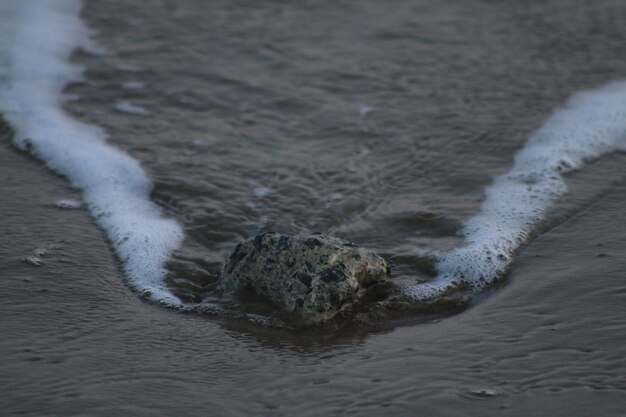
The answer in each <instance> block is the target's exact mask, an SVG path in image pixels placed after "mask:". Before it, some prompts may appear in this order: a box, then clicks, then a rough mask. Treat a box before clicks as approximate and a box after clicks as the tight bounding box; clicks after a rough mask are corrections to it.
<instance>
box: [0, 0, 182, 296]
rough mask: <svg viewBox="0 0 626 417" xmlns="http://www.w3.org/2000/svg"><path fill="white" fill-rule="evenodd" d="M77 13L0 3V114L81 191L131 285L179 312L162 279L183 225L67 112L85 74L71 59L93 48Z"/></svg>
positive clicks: (136, 173) (50, 3)
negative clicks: (69, 96) (68, 91)
mask: <svg viewBox="0 0 626 417" xmlns="http://www.w3.org/2000/svg"><path fill="white" fill-rule="evenodd" d="M79 12H80V2H79V1H78V0H28V1H23V0H3V1H2V5H0V27H2V29H1V30H0V34H2V41H1V43H0V48H1V49H0V54H2V61H0V62H1V64H0V66H1V67H2V68H1V71H2V72H1V78H0V83H1V85H0V112H2V114H3V115H4V117H5V118H6V120H7V121H8V122H9V124H10V125H11V126H12V127H13V129H14V131H15V135H14V142H15V145H17V146H18V147H19V148H21V149H24V150H29V151H31V152H32V153H33V154H34V155H36V156H37V157H38V158H40V159H42V160H43V161H45V162H46V164H47V165H48V167H50V168H51V169H52V170H54V171H56V172H57V173H59V174H61V175H64V176H65V177H67V178H68V179H69V180H70V181H71V183H72V184H73V186H74V187H76V188H78V189H80V190H82V192H83V198H84V200H85V202H86V204H87V206H88V207H89V210H90V211H91V213H92V215H93V216H94V218H95V219H96V222H97V223H98V224H99V225H100V226H101V227H102V228H103V229H104V230H105V231H106V232H107V235H108V237H109V239H110V241H111V243H112V245H113V247H114V248H115V251H116V253H117V256H118V257H119V259H120V260H121V261H122V264H123V268H124V271H125V273H126V277H127V278H128V281H129V283H130V284H131V286H133V287H134V288H135V289H136V290H138V291H139V292H141V293H142V294H144V295H145V296H147V297H149V298H150V299H152V300H154V301H157V302H161V303H166V304H170V305H176V306H179V305H181V302H180V301H179V299H178V298H177V297H176V296H174V295H173V294H172V293H171V292H170V291H169V290H168V289H167V288H166V286H165V285H164V282H163V279H164V276H165V273H166V271H165V269H164V263H165V262H166V261H167V259H168V258H169V256H170V255H171V253H172V252H173V251H174V250H175V249H176V248H177V247H178V246H179V245H180V243H181V241H182V239H183V233H182V229H181V227H180V226H179V225H178V224H177V223H176V222H175V221H173V220H171V219H167V218H164V217H163V215H162V213H161V210H160V209H159V208H158V207H157V206H156V205H155V204H153V203H152V202H151V201H150V199H149V194H150V190H151V188H152V184H151V182H150V181H149V180H148V178H147V176H146V174H145V173H144V171H143V170H142V168H141V167H140V165H139V164H138V163H137V161H135V160H134V159H132V158H131V157H130V156H129V155H127V154H126V153H124V152H122V151H121V150H119V149H117V148H115V147H113V146H111V145H108V144H107V143H106V134H105V133H104V132H103V131H102V130H101V129H99V128H97V127H95V126H92V125H88V124H85V123H81V122H79V121H77V120H74V119H72V118H71V117H69V116H68V115H66V114H65V113H64V112H63V110H62V104H63V96H62V89H63V87H64V86H65V85H66V84H67V83H68V82H70V81H73V80H77V79H79V78H80V76H81V68H79V67H77V66H75V65H72V64H70V63H69V57H70V54H71V52H72V51H73V50H74V49H75V48H77V47H80V46H81V45H85V44H87V43H88V42H89V32H88V30H87V28H86V27H85V26H84V25H83V24H82V22H81V21H80V19H79ZM5 63H6V64H5Z"/></svg>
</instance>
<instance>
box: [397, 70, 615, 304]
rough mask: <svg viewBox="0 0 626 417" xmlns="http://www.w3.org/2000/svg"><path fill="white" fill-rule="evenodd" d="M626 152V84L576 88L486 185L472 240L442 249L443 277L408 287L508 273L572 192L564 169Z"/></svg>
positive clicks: (429, 290)
mask: <svg viewBox="0 0 626 417" xmlns="http://www.w3.org/2000/svg"><path fill="white" fill-rule="evenodd" d="M616 151H626V82H625V81H621V82H614V83H611V84H608V85H605V86H603V87H601V88H598V89H596V90H591V91H585V92H580V93H577V94H575V95H574V96H572V97H571V98H570V100H569V101H568V102H567V103H566V105H565V106H564V107H563V108H561V109H559V110H557V111H555V112H554V114H553V115H552V116H551V117H550V118H549V119H548V120H547V121H546V122H545V123H544V125H543V126H542V127H541V128H540V129H539V130H538V131H537V132H535V134H534V135H532V137H531V138H530V139H529V140H528V142H527V143H526V145H525V146H524V148H523V149H522V150H521V151H519V153H518V154H517V155H516V156H515V163H514V165H513V168H512V169H511V170H510V171H509V172H508V173H506V174H504V175H502V176H500V177H497V178H496V179H495V180H494V182H493V184H492V185H491V186H490V187H488V188H487V189H486V191H485V194H486V199H485V201H484V203H483V204H482V207H481V209H480V212H479V213H478V214H477V215H476V216H474V217H473V218H471V219H470V220H469V221H468V222H467V224H466V225H465V227H464V229H463V231H462V234H463V236H465V241H466V245H465V246H463V247H460V248H458V249H454V250H452V251H450V252H448V253H445V254H443V255H441V256H440V257H439V259H438V262H437V270H438V276H437V277H436V278H435V279H434V280H433V281H431V282H429V283H426V284H422V285H415V286H409V287H406V288H404V293H405V295H406V296H408V297H409V298H410V299H413V300H415V301H425V300H429V299H433V298H435V297H438V296H440V295H442V294H444V293H445V292H446V291H448V290H449V289H451V288H455V287H457V286H458V285H460V284H468V285H469V286H470V287H471V288H473V289H474V290H479V289H481V288H482V287H483V286H485V285H487V284H489V283H491V282H493V281H494V280H495V279H497V278H498V277H500V276H502V274H503V273H504V271H505V270H506V268H507V266H508V265H509V263H510V262H511V259H512V255H513V254H514V252H515V251H516V250H517V249H518V248H519V246H520V245H522V244H523V243H524V242H525V241H526V240H527V239H528V237H529V235H530V233H531V232H532V230H533V229H534V228H535V227H536V225H537V224H538V222H540V221H541V219H542V218H543V217H544V215H545V213H546V211H547V210H548V209H550V207H551V206H552V205H553V204H554V203H555V201H556V200H557V199H558V198H559V197H561V196H562V195H563V194H565V192H566V191H567V187H566V185H565V182H564V180H563V176H562V175H563V174H565V173H567V172H570V171H572V170H575V169H577V168H580V167H581V165H582V164H583V163H584V162H585V161H587V160H590V159H594V158H598V157H600V156H602V155H605V154H607V153H611V152H616Z"/></svg>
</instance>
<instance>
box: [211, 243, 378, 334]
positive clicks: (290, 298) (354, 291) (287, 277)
mask: <svg viewBox="0 0 626 417" xmlns="http://www.w3.org/2000/svg"><path fill="white" fill-rule="evenodd" d="M388 280H389V267H388V265H387V262H386V261H385V260H384V259H383V258H381V257H380V256H378V255H377V254H376V253H374V252H373V251H371V250H368V249H365V248H360V247H359V246H357V245H355V244H354V243H351V242H348V241H345V240H342V239H338V238H335V237H331V236H327V235H323V234H320V233H311V234H301V235H292V236H287V235H281V234H278V233H273V232H268V233H262V234H259V235H257V236H255V237H253V238H251V239H248V240H246V241H245V242H242V243H240V244H239V245H237V247H236V248H235V250H234V251H233V253H232V254H231V255H230V256H229V257H228V259H227V260H226V263H225V264H224V267H223V269H222V276H221V278H220V282H219V285H220V288H221V289H222V291H224V293H226V294H235V293H237V292H239V291H252V292H255V293H257V294H259V295H262V296H265V297H267V298H269V299H270V300H271V301H272V302H273V303H274V304H275V305H277V306H279V307H281V308H282V309H284V310H286V311H288V312H293V313H295V314H296V317H298V318H299V320H300V321H301V322H302V323H304V324H315V323H321V322H324V321H326V320H328V319H330V318H332V317H333V316H334V315H335V314H337V312H339V311H341V310H342V309H344V308H345V307H346V306H348V305H350V304H351V303H353V302H354V301H356V300H358V299H359V298H360V297H361V296H362V295H363V294H364V293H365V291H366V289H368V288H370V287H372V286H374V285H377V284H385V283H387V282H388Z"/></svg>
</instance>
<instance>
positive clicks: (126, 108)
mask: <svg viewBox="0 0 626 417" xmlns="http://www.w3.org/2000/svg"><path fill="white" fill-rule="evenodd" d="M115 110H117V111H119V112H120V113H126V114H132V115H133V116H150V115H151V114H152V113H150V111H149V110H146V109H144V108H143V107H141V106H137V105H135V104H132V103H129V102H128V101H119V102H117V103H115Z"/></svg>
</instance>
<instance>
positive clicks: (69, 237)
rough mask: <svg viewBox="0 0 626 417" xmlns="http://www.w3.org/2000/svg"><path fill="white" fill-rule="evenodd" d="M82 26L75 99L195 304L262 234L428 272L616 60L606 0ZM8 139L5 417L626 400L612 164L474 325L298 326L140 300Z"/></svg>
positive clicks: (587, 408) (187, 15) (488, 297)
mask: <svg viewBox="0 0 626 417" xmlns="http://www.w3.org/2000/svg"><path fill="white" fill-rule="evenodd" d="M120 10H124V11H125V13H120ZM82 17H83V19H84V20H85V21H86V22H87V23H88V25H89V26H90V27H91V28H93V29H95V30H96V31H97V35H96V37H95V39H96V40H97V42H98V44H99V46H100V47H102V48H103V50H99V49H94V48H86V49H83V50H80V51H77V52H76V53H75V54H74V56H73V61H74V62H76V63H78V64H80V65H84V66H85V67H86V68H87V71H86V73H85V75H84V78H83V80H82V81H80V82H76V83H74V84H72V85H71V86H69V87H68V88H67V89H66V92H67V93H68V94H70V95H75V96H76V98H75V100H73V101H70V102H68V103H67V104H66V109H67V111H68V112H69V113H70V114H72V115H74V116H75V117H77V118H78V119H80V120H82V121H85V122H89V123H93V124H95V125H97V126H101V127H103V128H104V129H105V130H106V132H107V133H108V134H109V135H110V141H111V142H113V143H115V144H116V145H118V146H119V147H120V148H121V149H123V150H125V151H127V152H128V153H129V154H130V155H131V156H133V157H134V158H136V159H137V160H138V161H139V162H140V163H141V165H142V166H143V168H144V169H145V170H146V171H147V173H148V176H149V177H150V178H151V179H152V180H153V182H154V190H153V191H152V194H151V196H152V198H153V199H154V201H156V202H157V203H158V204H159V205H160V206H161V207H163V208H164V210H165V213H166V214H167V215H169V216H171V217H173V218H175V219H176V220H177V221H178V222H179V223H180V224H182V225H183V228H184V231H185V241H184V243H183V246H182V248H181V249H180V250H179V251H178V252H177V253H176V254H175V257H174V259H173V260H172V262H171V263H170V264H169V266H170V268H171V270H172V273H171V274H170V275H169V277H168V284H169V285H170V287H171V288H172V289H173V290H174V291H175V293H176V294H177V295H178V296H180V297H181V298H183V299H184V300H188V301H198V300H201V299H202V298H204V297H205V296H206V292H207V290H208V289H209V288H210V283H211V282H213V280H214V279H215V277H216V275H217V273H218V271H219V267H220V264H221V262H222V259H223V257H224V256H225V255H226V254H227V253H228V252H229V251H230V250H231V249H232V248H233V247H234V245H235V244H236V243H237V242H238V241H240V240H241V239H243V238H246V237H249V236H251V235H253V234H254V233H256V232H258V231H263V230H275V231H279V232H285V233H293V232H302V231H310V230H321V231H324V232H329V233H331V234H333V235H337V236H340V237H343V238H346V239H350V240H354V241H356V242H358V243H360V244H362V245H364V246H367V247H370V248H373V249H375V250H377V251H379V252H380V253H381V254H382V255H383V256H385V257H386V258H387V259H389V260H390V261H391V262H392V268H393V271H394V274H393V278H394V280H395V281H396V282H399V283H404V284H414V283H415V282H416V281H417V280H424V279H428V278H429V275H430V274H431V269H432V264H431V263H430V262H428V261H425V257H428V256H429V255H431V254H432V253H434V252H435V251H438V250H448V249H450V248H453V247H456V246H458V245H461V244H462V242H463V241H462V238H461V237H459V236H458V235H457V233H458V231H459V230H460V229H461V228H462V227H463V224H464V223H465V222H466V221H467V220H468V219H469V218H470V217H472V216H474V215H475V214H476V213H477V212H478V211H479V209H480V206H481V203H482V202H483V200H484V190H485V188H486V187H487V186H489V185H490V183H491V181H492V179H493V178H494V177H495V176H497V175H501V174H504V173H506V172H507V171H508V170H509V169H510V167H511V166H512V164H513V158H514V156H515V154H516V152H517V151H519V150H520V149H521V148H522V147H523V146H524V144H525V143H526V140H527V139H528V138H529V137H530V136H531V135H532V134H533V132H534V131H536V130H537V129H538V128H539V127H540V126H541V125H542V123H543V122H544V121H545V120H546V119H547V118H548V117H549V116H550V114H551V113H552V112H553V110H554V109H555V108H557V107H559V106H561V105H562V104H563V103H564V102H565V101H566V99H567V98H568V97H569V96H570V95H571V94H572V93H574V92H576V91H579V90H582V89H588V88H594V87H597V86H600V85H603V84H605V83H607V82H609V81H612V80H616V79H620V78H623V76H624V73H625V69H626V68H625V63H624V59H623V57H622V55H621V53H622V47H623V45H624V41H625V40H626V26H625V23H624V22H626V8H625V7H624V5H623V4H622V2H619V1H602V2H577V3H576V7H572V5H571V4H569V3H564V2H551V3H550V4H545V3H544V2H537V3H527V2H524V3H520V2H503V3H497V4H496V3H490V2H464V1H463V2H461V1H459V2H447V3H446V4H445V5H444V4H440V2H420V3H419V4H414V3H411V2H400V1H397V2H387V3H385V4H384V5H382V4H380V2H374V1H372V2H359V3H358V4H352V3H336V2H333V3H332V4H331V3H326V2H323V3H320V2H315V3H314V2H301V3H298V4H283V3H281V2H265V3H262V4H261V3H258V2H244V1H242V2H236V3H232V2H210V3H207V2H202V1H193V0H186V1H155V2H152V3H151V5H150V7H146V6H145V5H140V4H138V3H137V2H131V1H127V0H126V1H121V0H120V1H107V2H96V1H86V2H85V4H84V9H83V13H82ZM3 139H4V140H3V146H2V149H1V152H0V156H1V157H2V164H0V166H1V168H0V172H2V174H3V177H4V178H5V181H3V185H2V186H1V187H0V194H1V195H2V198H1V199H0V201H2V203H3V204H2V207H0V210H1V213H2V218H3V219H4V222H3V224H4V228H5V230H6V231H8V232H5V235H4V236H5V237H4V238H3V239H0V248H1V250H2V254H3V256H2V257H0V258H1V259H2V262H3V263H5V265H4V268H3V270H4V271H8V272H6V276H5V279H4V286H3V288H4V289H3V291H2V295H1V297H2V302H1V303H0V306H1V307H0V309H1V312H2V316H3V317H4V319H3V320H2V321H1V322H0V326H1V327H2V328H1V329H0V330H1V334H3V335H5V337H4V338H2V340H1V342H0V351H1V352H2V358H3V359H2V360H1V361H0V369H2V371H1V372H0V378H1V379H0V381H2V382H1V384H2V386H3V387H5V390H4V392H5V394H3V395H2V396H0V404H3V405H4V411H3V413H6V414H8V415H11V414H18V413H21V414H24V415H111V414H115V413H117V414H123V415H155V414H164V415H169V414H173V413H180V414H182V415H207V414H208V415H296V414H297V415H332V414H345V415H412V414H416V413H419V414H423V415H442V416H445V415H451V416H452V415H458V416H461V415H463V416H467V415H476V416H486V415H520V416H522V415H523V416H526V415H551V416H557V415H568V416H571V415H581V416H582V415H603V416H613V415H615V416H619V415H623V413H624V410H626V393H625V390H626V378H625V377H624V375H626V372H625V371H626V369H625V366H624V362H623V357H624V355H625V354H626V347H625V346H624V343H623V335H624V332H625V330H626V321H625V320H624V319H623V317H624V313H625V307H624V305H625V304H624V296H625V295H626V291H625V290H626V287H625V285H626V284H624V280H623V273H622V271H623V270H624V262H625V258H624V257H623V256H622V254H623V253H624V249H625V247H626V230H624V228H623V227H622V224H623V217H624V212H623V209H622V208H623V205H624V197H623V195H624V189H625V187H626V182H625V178H624V174H625V172H624V170H623V166H624V162H626V161H625V159H624V158H625V157H624V155H620V154H614V155H611V156H608V157H605V158H602V159H600V160H598V161H596V162H594V163H592V164H589V165H587V166H585V167H584V168H583V169H582V170H580V171H577V172H575V173H573V174H570V175H568V176H567V184H568V186H569V187H570V192H569V194H568V195H566V196H565V197H564V198H563V199H561V200H560V201H559V204H558V206H557V207H556V208H555V209H554V210H552V211H550V212H549V214H548V217H547V219H546V220H545V221H544V222H543V223H542V224H541V225H540V226H539V227H538V228H537V229H536V231H535V233H534V235H533V237H535V238H534V239H532V240H531V241H530V243H528V244H527V245H524V246H523V247H522V249H521V250H520V251H519V252H518V254H517V257H516V258H515V261H514V263H513V264H512V266H511V269H510V270H509V272H508V273H507V275H506V280H505V281H504V282H502V283H500V284H499V285H498V286H496V287H494V288H491V289H490V290H488V291H487V292H485V293H483V294H480V295H478V296H477V297H476V298H475V300H474V302H473V304H472V305H471V306H470V308H469V309H468V310H466V311H464V312H462V313H459V314H454V315H451V316H447V317H441V316H437V317H431V316H428V317H423V316H420V315H410V316H409V317H407V318H404V319H395V320H381V321H376V322H374V323H370V324H369V325H347V326H344V327H343V328H342V329H341V332H336V331H335V332H333V331H331V330H330V329H317V330H316V329H313V330H308V331H299V332H288V331H281V330H276V329H268V328H265V327H262V326H258V325H255V324H253V323H247V322H243V321H238V320H231V319H226V318H218V317H212V316H209V317H207V316H204V315H197V314H181V313H177V312H175V311H172V310H169V309H163V308H162V307H159V306H156V305H153V304H149V303H146V302H144V301H142V299H140V298H139V297H137V296H136V294H135V293H133V292H132V291H131V290H129V289H128V287H127V286H126V285H125V283H126V282H125V279H124V277H123V274H122V269H121V267H120V265H119V264H118V261H117V260H116V259H115V257H114V253H113V252H112V250H111V248H110V247H109V246H108V244H107V243H108V242H107V238H106V236H105V235H104V234H103V232H102V231H100V230H99V229H98V228H97V227H96V226H95V225H94V222H93V220H91V218H90V216H89V214H88V213H87V211H86V210H85V209H82V208H81V209H72V210H68V209H61V208H59V207H57V206H55V202H56V201H58V200H62V199H71V200H80V198H81V197H80V195H79V194H78V193H77V192H76V191H74V190H72V189H71V188H70V187H69V186H68V185H67V183H66V181H65V180H64V179H63V178H60V177H57V176H56V175H54V174H51V173H50V172H49V171H47V170H46V169H45V168H43V167H42V164H40V163H39V162H38V161H36V160H34V159H33V158H31V157H28V156H26V155H25V154H21V153H19V152H18V151H16V150H14V149H12V148H11V147H10V145H9V144H10V135H9V132H4V134H3ZM37 249H44V250H42V251H40V252H45V253H43V254H41V256H39V258H40V260H41V266H39V267H36V266H34V265H32V264H31V263H28V262H25V261H24V259H26V258H28V257H29V256H31V255H36V253H35V252H36V251H37Z"/></svg>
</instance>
